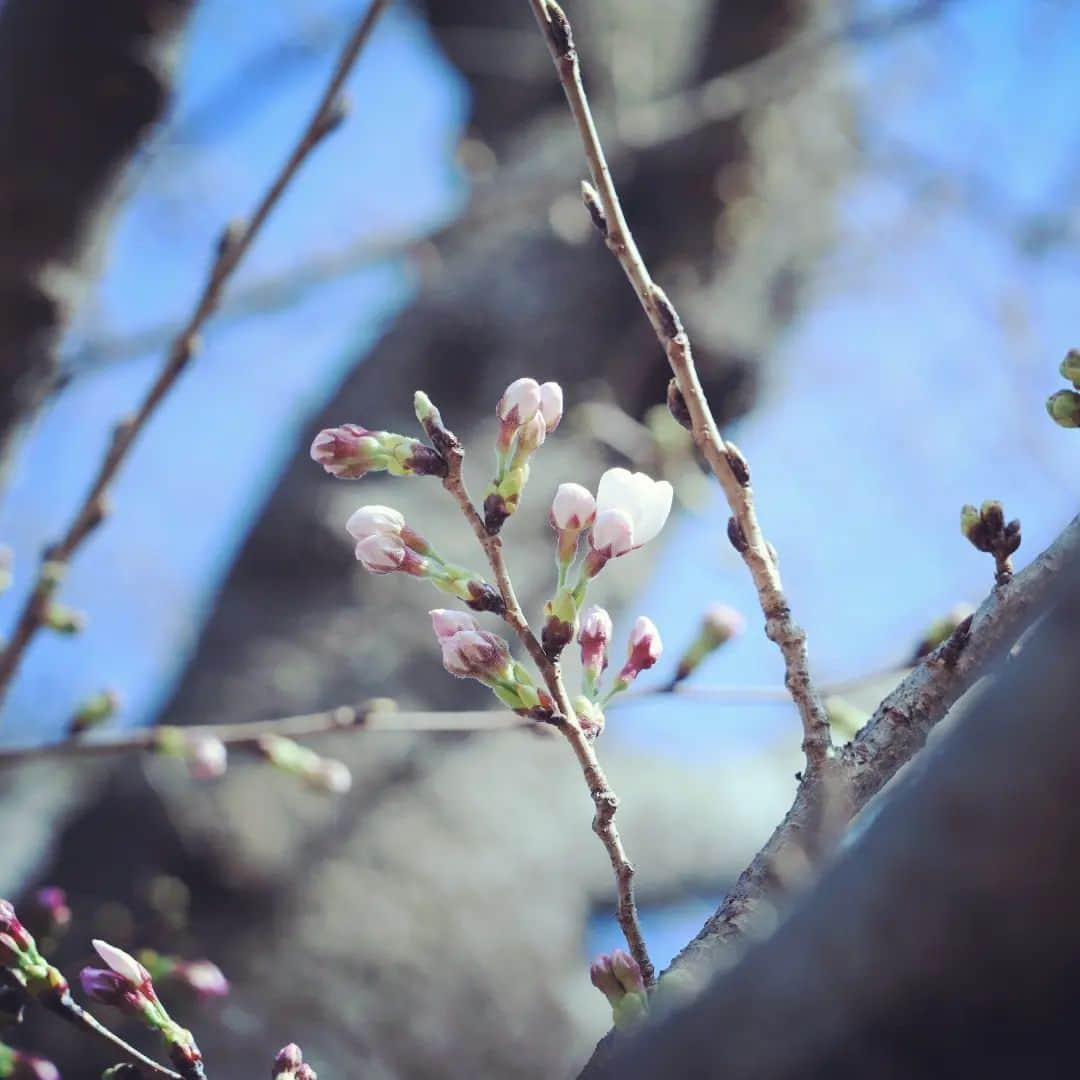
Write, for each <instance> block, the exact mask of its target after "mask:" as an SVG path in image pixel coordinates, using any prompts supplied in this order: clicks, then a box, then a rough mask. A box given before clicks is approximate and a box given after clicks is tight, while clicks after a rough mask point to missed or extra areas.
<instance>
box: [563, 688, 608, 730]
mask: <svg viewBox="0 0 1080 1080" xmlns="http://www.w3.org/2000/svg"><path fill="white" fill-rule="evenodd" d="M571 704H572V705H573V706H574V715H575V716H577V720H578V724H580V725H581V730H582V731H583V732H584V733H585V736H586V738H588V739H593V740H595V739H596V738H598V737H599V736H600V735H601V734H603V731H604V710H603V709H601V708H600V706H599V705H598V704H597V703H596V702H595V701H590V700H589V698H587V697H585V696H583V695H582V696H579V697H576V698H574V700H573V701H572V702H571Z"/></svg>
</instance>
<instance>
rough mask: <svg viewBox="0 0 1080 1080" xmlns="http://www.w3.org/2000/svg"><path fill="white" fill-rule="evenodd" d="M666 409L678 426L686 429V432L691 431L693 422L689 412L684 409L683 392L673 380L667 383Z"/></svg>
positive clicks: (684, 399)
mask: <svg viewBox="0 0 1080 1080" xmlns="http://www.w3.org/2000/svg"><path fill="white" fill-rule="evenodd" d="M667 407H668V412H670V413H671V415H672V416H673V417H674V418H675V420H676V421H677V422H678V423H679V424H681V425H682V426H683V427H684V428H686V430H687V431H691V430H693V427H694V421H693V419H691V416H690V410H689V409H688V408H687V407H686V398H684V397H683V392H682V391H681V390H680V389H679V384H678V383H677V382H676V381H675V380H674V379H671V380H670V381H669V382H668V387H667Z"/></svg>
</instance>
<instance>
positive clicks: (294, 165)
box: [0, 0, 390, 704]
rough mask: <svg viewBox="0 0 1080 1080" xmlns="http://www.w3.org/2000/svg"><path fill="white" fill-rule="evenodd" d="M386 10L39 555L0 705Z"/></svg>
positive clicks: (355, 44) (358, 40)
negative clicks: (66, 521)
mask: <svg viewBox="0 0 1080 1080" xmlns="http://www.w3.org/2000/svg"><path fill="white" fill-rule="evenodd" d="M389 3H390V0H372V3H371V5H370V7H369V8H368V9H367V11H366V12H365V13H364V15H363V17H362V18H361V19H360V21H359V22H358V23H357V26H356V29H355V30H354V31H353V33H352V34H351V36H350V37H349V40H348V42H347V43H346V44H345V47H344V49H343V50H342V52H341V56H340V57H339V58H338V61H337V64H336V66H335V67H334V70H333V73H332V74H331V76H330V80H329V82H328V83H327V85H326V89H325V90H324V91H323V94H322V96H321V98H320V99H319V102H318V104H317V106H316V108H315V111H314V112H313V113H312V116H311V119H310V120H309V121H308V123H307V125H306V126H305V127H304V130H303V131H302V132H301V134H300V137H299V139H298V140H297V142H296V145H295V146H294V147H293V150H292V152H291V153H290V154H289V156H288V158H287V159H286V161H285V163H284V165H283V166H282V167H281V169H280V171H279V172H278V174H277V175H276V176H275V177H274V179H273V181H272V182H271V183H270V186H269V187H268V188H267V190H266V192H265V194H264V195H263V197H262V198H261V199H260V200H259V202H258V204H257V206H256V207H255V210H254V212H253V213H252V215H251V218H250V219H249V220H248V221H247V222H236V223H234V224H233V225H231V226H230V227H228V228H227V229H226V230H225V232H224V233H223V235H222V238H221V241H220V243H219V245H218V250H217V255H216V257H215V259H214V261H213V264H212V266H211V268H210V273H209V275H208V277H207V279H206V283H205V285H204V286H203V289H202V292H201V294H200V295H199V298H198V300H197V302H196V304H195V307H194V310H193V311H192V313H191V315H190V317H189V318H188V321H187V323H186V324H185V325H184V327H183V329H182V330H181V331H180V332H179V334H178V335H177V337H176V339H175V340H174V342H173V344H172V347H171V348H170V350H169V354H168V357H167V358H166V361H165V364H164V366H163V367H162V369H161V371H160V373H159V374H158V376H157V378H156V379H155V380H154V383H153V385H152V386H151V387H150V389H149V390H148V391H147V393H146V396H145V397H144V398H143V400H142V403H141V404H140V405H139V407H138V409H137V410H136V412H135V414H134V416H131V417H129V418H127V419H124V420H122V421H121V422H120V423H119V424H117V426H116V428H115V429H114V431H113V436H112V440H111V442H110V444H109V448H108V450H107V451H106V453H105V457H104V459H103V460H102V462H101V465H100V466H99V468H98V472H97V475H96V477H95V478H94V481H93V483H92V484H91V485H90V490H89V491H88V492H87V494H86V498H85V499H84V500H83V502H82V505H81V506H80V507H79V509H78V511H77V512H76V514H75V517H74V519H73V521H72V522H71V524H70V525H69V526H68V529H67V532H65V533H64V535H63V536H62V537H61V538H60V539H59V540H58V541H57V542H56V543H54V544H52V545H51V546H50V547H49V548H48V549H47V550H46V551H45V554H44V556H43V560H42V568H41V571H40V572H39V574H38V578H37V581H36V583H35V585H34V588H33V590H32V591H31V593H30V595H29V597H28V598H27V600H26V603H25V604H24V606H23V608H22V610H21V612H20V614H19V618H18V621H17V622H16V624H15V629H14V631H13V633H12V636H11V639H10V641H9V642H8V643H7V646H6V647H5V648H4V650H3V652H2V653H0V704H2V703H3V699H4V697H5V695H6V693H7V690H8V687H9V686H10V684H11V680H12V678H13V677H14V675H15V672H16V671H17V669H18V667H19V663H20V661H21V660H22V657H23V655H24V653H25V652H26V649H27V647H28V646H29V645H30V642H31V641H32V640H33V639H34V636H35V635H36V634H37V632H38V630H40V629H41V628H42V626H43V625H44V624H45V622H46V621H47V619H48V614H49V607H50V605H51V603H52V596H53V594H54V592H55V590H56V588H57V585H58V583H59V580H60V578H61V576H62V574H63V571H64V569H65V568H66V567H67V565H68V563H69V562H70V561H71V558H72V556H73V555H74V554H75V552H76V551H77V550H78V548H79V547H80V545H81V544H82V542H83V541H84V540H85V539H86V538H87V536H89V535H90V533H92V532H93V531H94V529H95V528H96V527H97V526H98V525H99V524H100V523H101V522H102V520H104V518H105V516H106V514H107V512H108V507H107V497H108V491H109V488H110V486H111V484H112V481H113V479H114V477H115V476H116V474H117V472H118V471H119V470H120V467H121V465H122V464H123V463H124V461H125V459H126V458H127V456H128V452H129V451H130V450H131V447H132V445H133V444H134V442H135V440H136V438H137V437H138V436H139V434H140V432H141V431H142V430H143V428H144V427H145V426H146V424H147V422H148V421H149V419H150V417H151V416H152V415H153V414H154V412H155V410H156V409H157V407H158V405H159V404H160V403H161V401H162V399H163V398H164V397H165V395H166V394H167V393H168V392H169V390H171V389H172V386H173V384H174V383H175V382H176V380H177V379H178V378H179V376H180V374H181V372H182V371H183V370H184V368H185V367H186V366H187V364H188V361H189V360H190V359H191V358H192V356H193V355H194V354H195V351H196V347H197V338H198V334H199V331H200V330H201V329H202V327H203V324H204V323H205V322H206V321H207V319H208V318H209V317H210V316H211V315H212V314H213V313H214V311H215V310H216V309H217V307H218V304H219V303H220V301H221V295H222V292H223V290H224V288H225V284H226V282H227V281H228V280H229V277H230V276H231V275H232V272H233V271H234V270H235V269H236V267H237V265H238V264H239V263H240V260H241V259H242V258H243V257H244V255H245V254H246V253H247V251H248V250H249V248H250V247H251V245H252V243H253V242H254V240H255V237H256V236H257V235H258V233H259V231H260V229H261V228H262V226H263V224H264V223H265V222H266V219H267V218H268V217H269V216H270V213H271V211H273V209H274V207H275V206H276V205H277V204H278V202H279V201H280V199H281V196H282V194H283V193H284V192H285V190H286V188H287V187H288V186H289V184H290V182H291V181H292V179H293V177H294V176H295V175H296V173H297V172H298V171H299V169H300V166H301V165H302V164H303V163H304V161H305V160H306V159H307V157H308V155H309V154H311V152H312V151H313V150H314V149H315V148H316V147H317V146H318V145H319V144H320V143H321V142H322V140H323V139H324V138H325V137H326V136H327V135H329V134H330V132H332V131H333V130H334V129H335V128H336V127H337V125H338V124H339V122H340V121H341V119H342V118H343V116H344V111H343V106H342V103H341V100H340V94H341V89H342V86H343V85H344V83H345V80H346V78H347V77H348V75H349V72H350V71H351V69H352V66H353V64H354V63H355V61H356V59H357V57H358V56H359V55H360V52H361V50H362V49H363V47H364V44H365V43H366V42H367V40H368V38H369V37H370V35H371V31H372V30H373V29H374V27H375V23H376V21H377V20H378V18H379V15H381V14H382V12H383V10H384V9H385V8H386V7H387V6H388V5H389Z"/></svg>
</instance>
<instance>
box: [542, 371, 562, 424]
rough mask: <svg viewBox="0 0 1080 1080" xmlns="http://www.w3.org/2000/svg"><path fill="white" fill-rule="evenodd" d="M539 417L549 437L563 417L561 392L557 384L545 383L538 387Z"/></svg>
mask: <svg viewBox="0 0 1080 1080" xmlns="http://www.w3.org/2000/svg"><path fill="white" fill-rule="evenodd" d="M540 415H541V416H542V417H543V418H544V426H545V428H546V429H547V434H548V435H550V434H551V433H552V432H553V431H554V430H555V429H556V428H557V427H558V426H559V423H560V421H561V420H562V417H563V392H562V387H561V386H560V385H559V384H558V383H557V382H546V383H543V384H542V385H541V387H540Z"/></svg>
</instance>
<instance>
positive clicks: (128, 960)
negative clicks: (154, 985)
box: [91, 938, 150, 986]
mask: <svg viewBox="0 0 1080 1080" xmlns="http://www.w3.org/2000/svg"><path fill="white" fill-rule="evenodd" d="M91 944H92V945H93V946H94V951H95V952H96V953H97V954H98V956H100V957H101V959H102V960H104V961H105V963H106V964H108V965H109V969H110V970H111V971H114V972H116V974H117V975H119V976H120V977H121V978H122V979H126V980H127V981H128V982H129V983H131V984H132V985H133V986H144V985H149V984H150V972H149V971H147V970H146V968H144V967H143V966H142V964H140V963H139V961H138V960H136V959H135V957H134V956H132V955H131V954H130V953H126V952H124V950H123V949H118V948H117V947H116V946H115V945H110V944H109V943H108V942H107V941H102V940H101V939H100V938H95V939H94V940H93V941H92V942H91Z"/></svg>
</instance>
